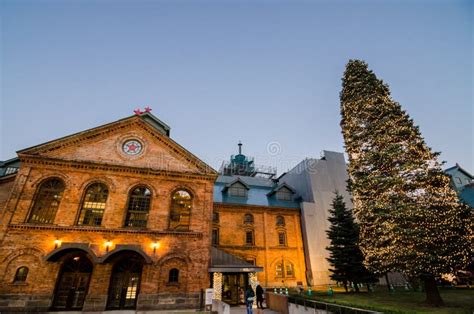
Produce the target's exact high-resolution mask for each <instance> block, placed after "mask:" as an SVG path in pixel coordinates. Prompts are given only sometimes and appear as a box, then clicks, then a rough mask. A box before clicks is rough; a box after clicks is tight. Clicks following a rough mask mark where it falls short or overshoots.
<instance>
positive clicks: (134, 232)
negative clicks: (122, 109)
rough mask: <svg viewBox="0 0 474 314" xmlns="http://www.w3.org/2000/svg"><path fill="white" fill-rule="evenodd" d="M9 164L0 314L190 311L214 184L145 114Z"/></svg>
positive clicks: (1, 233) (201, 275)
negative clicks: (15, 165)
mask: <svg viewBox="0 0 474 314" xmlns="http://www.w3.org/2000/svg"><path fill="white" fill-rule="evenodd" d="M18 156H19V161H20V162H21V167H20V168H19V171H18V172H17V173H16V175H15V176H14V179H12V178H9V177H8V176H4V177H3V179H2V180H1V181H0V184H1V186H0V188H1V190H2V193H1V198H2V201H1V202H2V203H3V204H4V207H3V209H2V211H1V216H0V218H1V230H0V241H1V246H0V274H1V276H0V280H1V281H0V310H2V311H3V310H9V311H13V310H19V311H25V310H30V311H45V310H49V309H54V310H77V309H82V310H85V311H102V310H105V309H127V308H136V309H141V310H145V309H168V308H196V307H198V306H199V300H200V292H201V289H205V288H207V287H208V286H209V275H208V268H209V266H210V265H209V261H210V255H211V249H210V245H209V243H210V241H211V239H210V230H211V226H212V223H211V218H212V204H213V196H212V194H213V183H214V181H215V179H216V177H217V174H216V172H215V171H214V170H212V168H210V167H208V166H207V165H206V164H204V163H203V162H202V161H200V160H199V159H198V158H196V157H195V156H193V155H192V154H191V153H189V152H188V151H186V150H185V149H184V148H182V147H181V146H179V145H178V144H177V143H176V142H174V141H173V140H172V139H171V138H170V137H169V127H168V126H166V124H164V123H162V122H161V121H159V120H158V119H157V118H155V117H154V116H152V115H151V114H149V113H145V114H142V115H140V116H132V117H129V118H126V119H123V120H119V121H117V122H114V123H111V124H108V125H104V126H101V127H98V128H94V129H91V130H87V131H84V132H81V133H78V134H74V135H71V136H67V137H65V138H61V139H58V140H54V141H51V142H48V143H45V144H41V145H38V146H35V147H31V148H28V149H25V150H22V151H20V152H18ZM11 176H12V177H13V174H12V175H11Z"/></svg>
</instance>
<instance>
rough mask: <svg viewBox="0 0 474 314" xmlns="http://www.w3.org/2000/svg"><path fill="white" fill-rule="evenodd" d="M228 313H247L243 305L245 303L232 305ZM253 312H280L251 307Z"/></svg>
mask: <svg viewBox="0 0 474 314" xmlns="http://www.w3.org/2000/svg"><path fill="white" fill-rule="evenodd" d="M230 314H247V308H246V307H245V305H242V306H232V307H231V308H230ZM253 314H280V312H275V311H272V310H270V309H264V310H261V309H253Z"/></svg>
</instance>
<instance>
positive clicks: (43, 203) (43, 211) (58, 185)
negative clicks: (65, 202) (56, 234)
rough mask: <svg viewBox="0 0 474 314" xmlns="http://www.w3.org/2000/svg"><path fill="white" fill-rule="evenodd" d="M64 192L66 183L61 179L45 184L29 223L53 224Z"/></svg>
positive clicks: (35, 202)
mask: <svg viewBox="0 0 474 314" xmlns="http://www.w3.org/2000/svg"><path fill="white" fill-rule="evenodd" d="M63 191H64V183H63V182H62V181H61V180H59V179H50V180H47V181H45V182H43V183H42V184H41V185H40V187H39V189H38V191H37V193H36V197H35V201H34V205H33V208H32V210H31V214H30V217H29V219H28V222H31V223H41V224H52V223H54V218H55V217H56V211H57V210H58V207H59V204H60V203H61V198H62V195H63Z"/></svg>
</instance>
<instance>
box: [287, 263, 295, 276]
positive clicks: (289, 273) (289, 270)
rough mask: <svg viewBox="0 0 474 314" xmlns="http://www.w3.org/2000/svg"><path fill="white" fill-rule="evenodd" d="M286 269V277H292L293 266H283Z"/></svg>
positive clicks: (293, 273)
mask: <svg viewBox="0 0 474 314" xmlns="http://www.w3.org/2000/svg"><path fill="white" fill-rule="evenodd" d="M285 267H286V277H294V275H295V272H294V271H293V264H290V263H288V264H285Z"/></svg>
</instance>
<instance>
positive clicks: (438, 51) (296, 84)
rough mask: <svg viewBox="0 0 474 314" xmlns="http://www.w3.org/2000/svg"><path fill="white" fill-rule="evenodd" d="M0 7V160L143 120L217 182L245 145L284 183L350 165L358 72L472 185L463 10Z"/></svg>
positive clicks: (469, 66) (468, 9) (407, 5)
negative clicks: (352, 86)
mask: <svg viewBox="0 0 474 314" xmlns="http://www.w3.org/2000/svg"><path fill="white" fill-rule="evenodd" d="M0 3H1V6H0V11H1V19H2V21H1V23H2V24H1V50H0V52H1V62H0V65H1V90H0V91H1V111H0V124H1V129H0V132H1V133H0V136H1V145H0V159H1V160H5V159H8V158H11V157H14V156H15V151H17V150H19V149H22V148H25V147H29V146H32V145H35V144H38V143H42V142H45V141H48V140H52V139H55V138H58V137H61V136H65V135H68V134H71V133H75V132H78V131H82V130H84V129H87V128H91V127H95V126H97V125H100V124H103V123H108V122H111V121H114V120H117V119H120V118H123V117H126V116H128V115H131V114H132V111H133V109H135V108H137V107H145V106H146V105H150V106H151V107H152V108H153V114H155V115H156V116H158V117H159V118H160V119H162V120H163V121H165V122H166V123H168V124H169V125H170V126H171V128H172V130H171V136H172V138H173V139H175V140H176V141H177V142H178V143H180V144H181V145H183V146H184V147H186V148H187V149H188V150H190V151H191V152H193V153H194V154H195V155H197V156H198V157H200V158H201V159H203V160H204V161H206V162H208V163H209V164H210V165H211V166H213V167H215V168H218V167H219V166H220V163H221V162H222V160H223V159H227V158H228V156H229V155H230V154H231V153H235V152H236V150H237V145H236V144H237V142H238V141H239V140H242V142H243V143H244V147H243V148H244V153H247V154H249V155H253V156H255V157H256V159H257V163H262V164H267V165H272V166H277V167H278V170H279V172H282V171H286V170H287V169H288V168H290V167H292V166H293V165H295V164H296V163H297V162H299V161H301V160H302V159H303V158H305V157H319V156H320V152H321V151H322V150H323V149H324V150H335V151H343V141H342V135H341V130H340V127H339V122H340V115H339V91H340V89H341V77H342V74H343V71H344V66H345V64H346V62H347V61H348V60H349V59H351V58H360V59H364V60H365V61H366V62H368V63H369V66H370V68H371V69H373V70H374V71H375V73H376V74H377V75H378V76H379V77H380V78H382V79H383V80H384V81H385V82H387V83H388V84H389V85H390V87H391V91H392V96H393V98H394V99H395V100H397V101H398V102H400V103H401V105H402V106H403V108H404V109H406V110H407V112H408V113H409V114H410V115H411V117H412V118H413V119H414V120H415V123H416V124H417V125H419V126H420V129H421V132H422V134H423V135H424V137H425V139H426V141H427V143H428V145H429V146H431V147H432V148H433V149H434V150H436V151H441V152H442V155H441V159H442V160H446V161H447V162H448V164H447V166H448V165H452V164H454V163H455V162H459V163H460V164H461V165H462V166H463V167H464V168H466V169H467V170H469V171H473V170H474V158H473V157H474V156H473V145H474V144H473V143H474V140H473V123H472V121H473V98H472V96H473V95H472V91H473V84H472V83H473V81H472V73H473V60H472V56H473V43H472V32H473V23H472V13H473V7H472V4H471V3H470V2H469V1H447V0H446V1H270V0H267V1H183V0H181V1H110V0H108V1H77V0H76V1H58V0H55V1H44V0H35V1H21V0H15V1H8V0H3V1H1V2H0ZM274 142H276V143H277V146H278V152H277V153H276V154H269V153H268V146H269V143H270V144H271V143H274Z"/></svg>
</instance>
